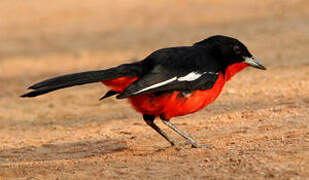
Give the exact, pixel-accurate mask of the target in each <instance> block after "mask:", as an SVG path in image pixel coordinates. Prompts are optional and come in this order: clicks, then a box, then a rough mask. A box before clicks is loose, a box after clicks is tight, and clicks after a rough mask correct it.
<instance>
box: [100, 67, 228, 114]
mask: <svg viewBox="0 0 309 180" xmlns="http://www.w3.org/2000/svg"><path fill="white" fill-rule="evenodd" d="M136 79H137V77H134V78H128V77H122V78H117V79H113V80H109V81H104V82H103V83H104V84H105V85H107V86H109V87H110V88H112V89H113V90H114V91H118V92H122V91H123V90H124V89H125V88H126V87H127V86H128V85H129V84H131V83H132V82H134V81H135V80H136ZM224 84H225V80H224V78H223V75H222V74H221V73H220V75H219V78H218V79H217V81H216V83H215V84H214V86H213V87H212V88H211V89H208V90H196V91H194V92H192V93H191V94H187V95H185V96H180V95H179V93H181V92H179V91H174V92H172V93H162V94H160V95H156V94H142V95H137V96H133V97H130V98H129V102H130V103H131V104H132V105H133V107H134V109H135V110H136V111H138V112H140V113H142V114H149V115H154V116H156V117H157V116H160V115H161V114H164V117H165V118H167V119H170V118H172V117H175V116H182V115H186V114H189V113H193V112H196V111H198V110H201V109H203V108H204V107H205V106H207V105H208V104H210V103H211V102H213V101H214V100H215V99H216V98H217V97H218V95H219V94H220V92H221V90H222V88H223V86H224Z"/></svg>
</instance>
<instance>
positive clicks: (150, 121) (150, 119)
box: [143, 114, 175, 146]
mask: <svg viewBox="0 0 309 180" xmlns="http://www.w3.org/2000/svg"><path fill="white" fill-rule="evenodd" d="M143 118H144V121H145V122H146V123H147V124H148V125H149V126H150V127H152V129H154V130H155V131H157V132H158V133H159V134H160V135H161V136H162V137H164V139H166V140H167V141H168V142H169V143H170V144H171V145H172V146H174V145H175V143H174V141H172V140H171V139H170V138H169V137H168V136H167V134H166V133H165V132H164V131H162V129H160V128H159V127H158V126H157V125H156V124H155V123H154V119H155V117H154V116H153V115H146V114H144V115H143Z"/></svg>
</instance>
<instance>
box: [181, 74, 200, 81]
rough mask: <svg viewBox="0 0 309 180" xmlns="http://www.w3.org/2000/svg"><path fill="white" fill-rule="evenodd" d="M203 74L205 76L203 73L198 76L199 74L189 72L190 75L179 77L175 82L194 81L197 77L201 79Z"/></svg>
mask: <svg viewBox="0 0 309 180" xmlns="http://www.w3.org/2000/svg"><path fill="white" fill-rule="evenodd" d="M203 74H205V73H202V74H199V73H196V72H191V73H189V74H187V75H185V76H182V77H179V78H178V79H177V80H178V81H194V80H196V79H198V78H199V77H201V76H202V75H203Z"/></svg>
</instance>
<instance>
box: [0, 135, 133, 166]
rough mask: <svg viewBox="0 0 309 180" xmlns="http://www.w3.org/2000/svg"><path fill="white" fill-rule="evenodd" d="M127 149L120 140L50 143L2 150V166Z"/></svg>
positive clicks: (85, 156)
mask: <svg viewBox="0 0 309 180" xmlns="http://www.w3.org/2000/svg"><path fill="white" fill-rule="evenodd" d="M127 148H128V146H127V144H126V142H123V141H118V140H94V141H78V142H67V143H48V144H42V145H41V146H27V147H21V148H12V149H4V150H1V151H0V164H6V163H13V162H23V161H50V160H69V159H82V158H87V157H96V156H101V155H104V154H110V153H115V152H120V151H123V150H125V149H127Z"/></svg>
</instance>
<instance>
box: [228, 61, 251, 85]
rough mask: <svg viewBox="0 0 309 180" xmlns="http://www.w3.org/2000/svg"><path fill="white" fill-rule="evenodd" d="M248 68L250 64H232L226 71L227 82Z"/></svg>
mask: <svg viewBox="0 0 309 180" xmlns="http://www.w3.org/2000/svg"><path fill="white" fill-rule="evenodd" d="M247 66H248V64H246V63H235V64H232V65H229V66H228V67H227V68H226V69H225V80H226V81H228V80H230V79H231V78H232V77H233V76H234V75H235V74H236V73H238V72H239V71H241V70H243V69H244V68H245V67H247Z"/></svg>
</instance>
